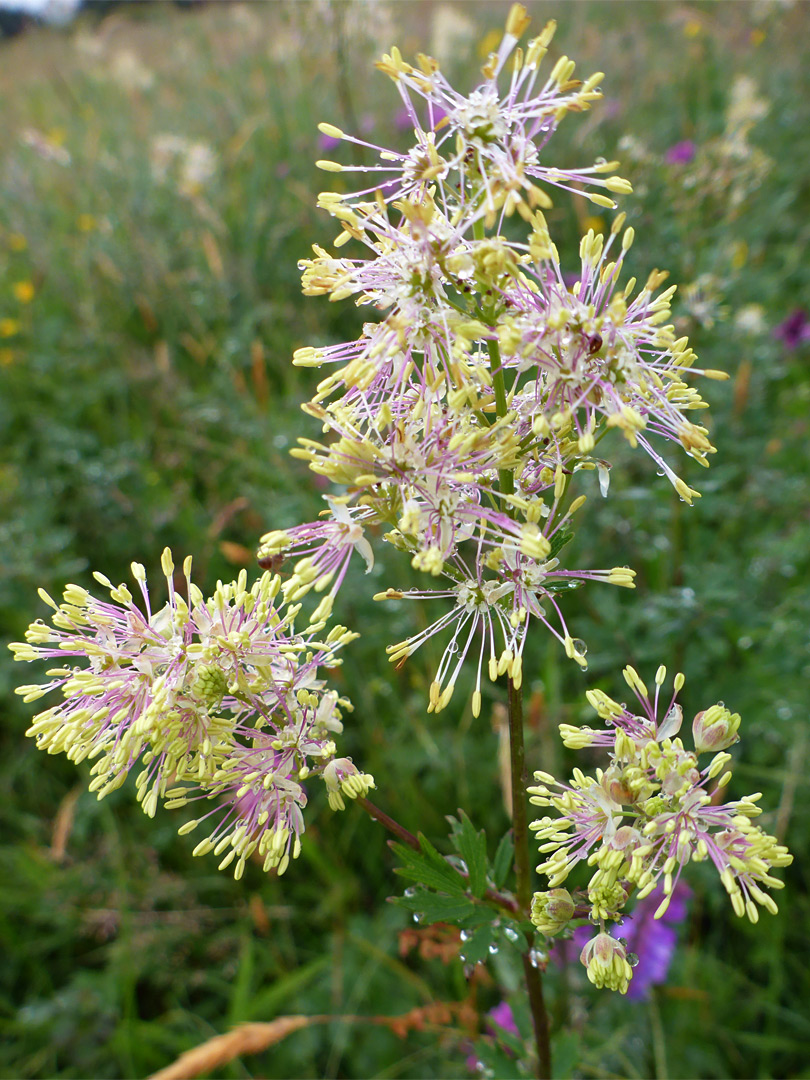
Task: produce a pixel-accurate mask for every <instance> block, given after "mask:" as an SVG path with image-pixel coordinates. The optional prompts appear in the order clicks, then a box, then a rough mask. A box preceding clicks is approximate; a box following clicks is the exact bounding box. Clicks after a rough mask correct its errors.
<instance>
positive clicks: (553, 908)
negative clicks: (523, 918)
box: [531, 889, 574, 937]
mask: <svg viewBox="0 0 810 1080" xmlns="http://www.w3.org/2000/svg"><path fill="white" fill-rule="evenodd" d="M573 916H574V901H573V900H572V899H571V894H570V893H569V891H568V889H551V890H550V891H549V892H536V893H535V894H534V896H533V897H532V914H531V919H532V922H533V923H534V925H535V926H536V927H537V929H538V930H539V931H540V933H541V934H545V935H546V937H554V936H555V935H556V934H559V933H560V931H562V930H564V929H565V927H566V926H567V925H568V923H569V922H570V921H571V919H572V918H573Z"/></svg>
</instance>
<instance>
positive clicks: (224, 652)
mask: <svg viewBox="0 0 810 1080" xmlns="http://www.w3.org/2000/svg"><path fill="white" fill-rule="evenodd" d="M162 568H163V571H164V574H165V576H166V583H167V587H168V602H167V603H166V604H165V605H164V606H162V607H161V608H160V609H159V610H157V611H154V612H153V610H152V606H151V602H150V597H149V591H148V589H147V586H146V574H145V571H144V568H143V567H142V566H141V565H140V564H138V563H134V564H133V567H132V572H133V576H134V578H135V580H136V582H137V584H138V587H139V591H140V593H141V596H142V600H143V607H142V608H140V607H138V606H137V605H136V604H135V602H134V598H133V595H132V593H131V592H130V590H129V589H128V588H127V586H126V585H118V586H115V585H113V584H112V583H111V582H110V581H109V580H108V579H107V578H106V577H105V576H104V575H103V574H98V573H97V574H96V575H95V577H96V580H97V581H99V582H100V583H101V584H102V585H104V586H105V587H106V588H107V589H108V590H109V594H110V595H109V599H106V600H99V599H97V598H96V597H94V596H93V595H91V594H90V593H89V592H88V591H87V590H86V589H84V588H81V587H80V586H77V585H68V587H67V588H66V589H65V592H64V600H63V602H62V603H61V604H57V603H56V602H55V601H54V600H52V599H51V598H50V597H49V596H48V595H47V593H45V592H44V591H41V592H40V595H41V597H42V599H43V600H44V601H45V602H46V603H47V604H49V605H50V607H52V608H53V609H54V614H53V615H52V618H51V621H52V624H53V625H52V626H49V625H47V624H46V623H44V622H42V621H37V622H35V623H33V624H32V625H31V626H30V627H29V629H28V631H27V633H26V640H25V642H17V643H14V644H13V645H11V649H12V650H13V652H14V658H15V659H16V660H26V661H31V660H40V659H46V660H51V661H58V662H59V666H58V667H54V668H51V669H50V670H49V671H48V672H47V675H48V677H49V680H50V681H48V682H46V683H43V684H32V685H27V686H21V687H19V688H18V690H17V692H18V693H19V694H21V695H22V696H23V698H24V700H26V701H35V700H37V699H39V698H41V697H43V696H44V695H46V694H47V693H48V692H50V691H52V690H57V689H59V690H61V692H62V697H63V700H62V701H61V702H60V703H59V704H58V705H54V706H52V707H50V708H48V709H45V710H44V711H43V712H41V713H39V714H38V715H37V716H36V717H35V718H34V721H33V724H32V725H31V728H30V729H29V731H28V734H29V735H32V736H34V737H35V738H36V741H37V745H38V746H39V747H40V748H41V749H44V750H47V751H48V753H50V754H56V753H65V754H66V755H67V757H68V758H69V759H70V760H71V761H74V762H76V763H78V762H81V761H84V760H85V759H90V760H93V762H94V764H93V767H92V769H91V774H92V776H93V779H92V782H91V784H90V789H91V790H92V791H96V792H97V793H98V797H99V798H103V797H104V796H105V795H106V794H108V793H109V792H110V791H113V790H114V789H115V788H118V787H120V786H121V785H122V784H123V783H124V781H125V780H126V778H127V776H128V774H129V772H130V771H131V770H132V769H133V768H134V767H135V766H139V769H140V771H139V772H138V774H137V779H136V786H137V792H138V800H139V801H140V803H141V805H142V806H143V809H144V811H145V812H146V813H147V814H148V815H149V816H150V817H152V816H154V814H155V812H156V810H157V807H158V804H159V802H161V801H163V802H164V803H165V805H166V806H167V807H177V806H184V805H186V804H187V803H192V802H194V803H197V802H203V803H207V802H211V801H213V802H214V804H215V805H214V806H213V808H211V809H208V810H206V812H205V813H204V814H202V815H201V816H200V817H199V818H196V819H195V820H193V821H189V822H187V823H186V824H185V825H184V826H183V827H182V828H181V830H180V831H181V833H188V832H191V831H192V830H193V829H195V828H197V827H198V826H199V825H202V824H205V827H206V828H207V829H208V830H209V835H208V837H207V838H206V839H205V840H203V841H202V842H201V843H200V844H198V845H197V848H196V849H195V854H204V853H206V852H208V851H214V853H215V854H216V855H222V854H223V853H224V852H226V854H225V857H224V859H223V860H222V862H221V864H220V868H221V869H224V868H225V867H226V866H228V865H230V864H231V863H232V862H234V861H235V863H236V865H235V869H234V873H235V876H236V877H237V878H239V877H241V875H242V873H243V871H244V868H245V863H246V860H247V859H248V858H249V857H250V856H251V855H253V854H254V852H255V853H258V855H259V856H261V857H262V858H263V860H264V868H265V870H269V869H273V868H275V869H277V870H278V872H279V873H283V872H284V870H285V869H286V867H287V864H288V863H289V860H290V857H291V856H292V857H293V858H295V857H296V856H297V855H298V854H299V851H300V847H301V842H300V836H301V833H302V832H303V831H304V822H303V816H302V810H303V807H304V806H305V805H306V801H307V795H306V790H305V788H304V784H303V781H304V780H305V779H307V778H308V777H322V779H323V780H324V782H325V784H326V787H327V790H328V792H329V803H330V805H331V806H332V807H333V809H342V808H343V800H342V798H341V794H343V795H346V796H348V797H349V798H356V797H357V796H358V795H365V794H366V792H367V791H368V789H369V788H370V787H373V786H374V782H373V780H372V778H371V777H370V776H367V775H365V774H362V773H360V772H359V771H358V770H357V768H356V767H355V766H354V765H353V764H352V763H351V762H350V761H349V760H348V759H346V758H336V756H335V755H336V747H335V743H334V736H335V735H337V734H339V733H340V732H341V731H342V723H341V713H342V711H343V710H346V709H348V708H350V704H349V702H348V701H347V700H345V699H344V698H339V697H338V695H337V693H335V692H334V691H331V690H327V689H326V687H325V684H324V682H323V680H322V679H321V678H319V675H318V670H319V668H321V667H327V668H329V667H334V666H335V665H337V664H339V663H340V660H339V658H338V656H337V655H336V654H337V652H338V650H339V649H340V648H341V646H343V645H344V644H346V643H347V642H349V641H351V640H352V639H353V638H354V637H356V635H355V634H352V633H350V632H349V631H348V630H347V629H346V628H345V627H343V626H339V625H336V626H333V627H332V628H331V629H330V630H328V631H326V618H327V615H326V614H325V613H324V610H323V605H321V606H320V608H319V609H316V611H315V612H314V614H313V615H312V617H311V618H310V619H309V621H308V624H307V626H306V627H305V629H304V630H303V631H300V632H299V631H296V629H295V618H296V616H297V615H298V612H299V610H300V604H299V605H292V606H286V608H285V605H284V602H283V600H282V598H280V596H279V591H280V587H281V579H280V578H279V577H278V576H273V575H272V574H270V573H265V574H263V575H262V576H261V577H260V578H259V579H258V580H257V581H256V582H255V583H254V584H253V586H252V587H251V588H250V589H248V588H247V575H246V573H245V571H242V573H241V574H240V575H239V578H238V579H237V580H236V581H235V582H231V583H230V584H223V583H222V582H220V583H219V584H218V586H217V589H216V592H215V593H214V595H213V596H212V597H210V598H209V599H205V598H204V596H203V594H202V593H201V591H200V589H199V588H198V587H197V586H196V585H195V584H194V583H193V582H192V581H191V559H190V558H188V559H186V560H185V562H184V564H183V576H184V579H185V593H186V597H187V599H185V598H184V597H183V596H181V595H180V594H179V593H178V592H177V591H176V588H175V576H174V571H175V567H174V563H173V560H172V556H171V552H170V551H169V549H168V548H167V549H166V550H165V551H164V553H163V557H162ZM77 660H82V661H84V662H85V664H84V666H79V665H78V664H76V661H77ZM74 665H75V666H74Z"/></svg>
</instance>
